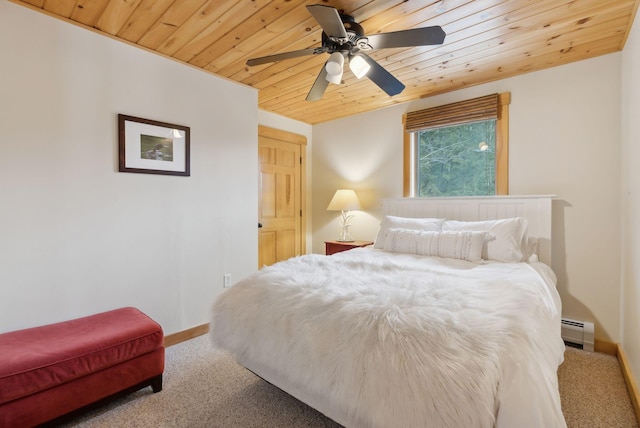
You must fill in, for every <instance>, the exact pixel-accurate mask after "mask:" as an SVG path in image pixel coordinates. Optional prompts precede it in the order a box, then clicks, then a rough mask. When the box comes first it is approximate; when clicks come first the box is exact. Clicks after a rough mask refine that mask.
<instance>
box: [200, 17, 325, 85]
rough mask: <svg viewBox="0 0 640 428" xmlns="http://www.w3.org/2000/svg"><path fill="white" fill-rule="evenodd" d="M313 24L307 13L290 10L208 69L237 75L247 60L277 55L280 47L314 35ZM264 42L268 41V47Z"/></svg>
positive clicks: (234, 47) (218, 58) (218, 59)
mask: <svg viewBox="0 0 640 428" xmlns="http://www.w3.org/2000/svg"><path fill="white" fill-rule="evenodd" d="M302 12H304V14H303V13H302ZM305 15H306V16H307V17H305ZM314 23H315V20H314V19H313V18H312V17H311V16H309V14H308V13H307V12H306V10H302V9H301V8H299V7H297V8H294V9H291V10H289V11H288V12H287V13H285V14H284V15H282V16H280V17H279V18H276V19H275V20H274V21H272V22H270V23H267V24H266V25H264V26H262V27H261V28H260V29H259V30H258V31H255V32H254V33H253V34H252V35H251V37H247V38H245V39H244V40H242V41H240V42H239V43H236V44H234V46H233V48H232V49H229V50H228V51H227V53H229V52H232V54H231V55H226V56H222V55H220V56H218V57H217V58H215V59H214V60H213V61H212V62H211V63H209V64H207V66H206V67H205V68H206V69H207V70H210V71H212V72H217V73H220V74H222V75H225V76H231V75H233V74H234V73H235V72H236V70H237V67H238V66H240V65H241V64H242V66H243V67H244V66H246V65H245V64H246V61H247V60H248V59H250V58H258V57H261V56H266V55H271V54H274V53H278V52H279V48H278V47H279V46H285V45H287V46H288V45H290V44H291V43H293V42H295V41H296V40H297V39H299V38H301V37H306V36H307V35H308V34H309V33H311V27H312V26H313V25H314ZM265 40H267V42H266V43H265V42H264V41H265ZM303 49H304V48H303ZM261 52H265V54H264V55H262V54H261ZM232 63H233V64H235V67H231V68H230V67H229V66H230V65H231V64H232Z"/></svg>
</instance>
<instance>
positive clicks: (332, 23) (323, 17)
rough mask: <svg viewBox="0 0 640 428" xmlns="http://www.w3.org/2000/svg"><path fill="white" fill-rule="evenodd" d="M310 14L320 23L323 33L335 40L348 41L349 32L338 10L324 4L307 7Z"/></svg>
mask: <svg viewBox="0 0 640 428" xmlns="http://www.w3.org/2000/svg"><path fill="white" fill-rule="evenodd" d="M307 10H308V11H309V13H310V14H311V15H312V16H313V17H314V18H315V20H316V21H318V24H320V26H321V27H322V31H324V33H325V34H326V35H327V36H329V38H330V39H333V40H343V41H347V40H348V38H347V30H345V29H344V24H343V23H342V19H340V14H339V13H338V11H337V10H336V8H334V7H331V6H324V5H322V4H312V5H309V6H307Z"/></svg>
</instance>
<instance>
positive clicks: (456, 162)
mask: <svg viewBox="0 0 640 428" xmlns="http://www.w3.org/2000/svg"><path fill="white" fill-rule="evenodd" d="M495 135H496V120H495V119H491V120H483V121H479V122H473V123H465V124H462V125H455V126H445V127H439V128H433V129H427V130H423V131H417V132H415V133H414V136H413V137H414V138H415V139H416V140H417V142H416V143H417V144H416V147H417V152H416V156H415V162H416V171H417V177H416V195H415V196H421V197H425V196H483V195H494V194H496V162H495V161H496V156H495V153H496V138H495Z"/></svg>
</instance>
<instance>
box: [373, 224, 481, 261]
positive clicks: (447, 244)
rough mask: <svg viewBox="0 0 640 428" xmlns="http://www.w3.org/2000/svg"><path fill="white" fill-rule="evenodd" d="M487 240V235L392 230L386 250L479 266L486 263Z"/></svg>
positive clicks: (387, 240) (386, 243) (466, 232)
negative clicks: (443, 258) (484, 256)
mask: <svg viewBox="0 0 640 428" xmlns="http://www.w3.org/2000/svg"><path fill="white" fill-rule="evenodd" d="M486 239H488V234H487V233H486V232H472V231H461V232H426V231H421V230H408V229H389V231H388V232H387V239H386V240H385V243H384V250H385V251H390V252H395V253H407V254H418V255H421V256H436V257H447V258H451V259H460V260H468V261H470V262H478V261H480V260H482V257H481V256H482V248H483V246H484V242H485V240H486Z"/></svg>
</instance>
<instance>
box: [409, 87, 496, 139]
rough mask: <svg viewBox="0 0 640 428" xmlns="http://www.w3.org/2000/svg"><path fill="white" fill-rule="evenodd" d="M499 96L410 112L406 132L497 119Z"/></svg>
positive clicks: (487, 96)
mask: <svg viewBox="0 0 640 428" xmlns="http://www.w3.org/2000/svg"><path fill="white" fill-rule="evenodd" d="M498 98H499V97H498V94H491V95H486V96H484V97H478V98H473V99H471V100H465V101H460V102H457V103H452V104H446V105H443V106H439V107H432V108H428V109H424V110H418V111H414V112H409V113H407V114H406V116H405V131H406V132H415V131H420V130H422V129H428V128H437V127H440V126H453V125H460V124H462V123H469V122H477V121H479V120H488V119H497V118H498V111H499V110H498V107H499V99H498Z"/></svg>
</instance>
